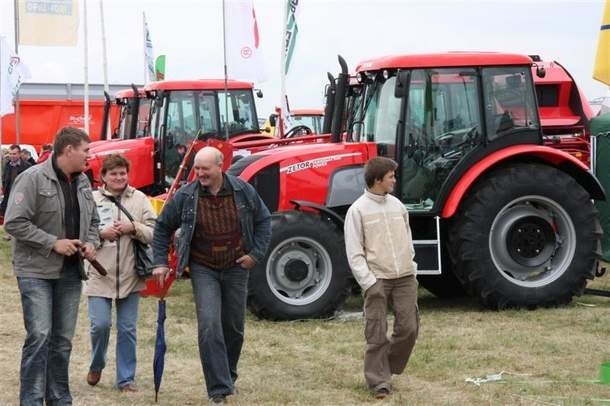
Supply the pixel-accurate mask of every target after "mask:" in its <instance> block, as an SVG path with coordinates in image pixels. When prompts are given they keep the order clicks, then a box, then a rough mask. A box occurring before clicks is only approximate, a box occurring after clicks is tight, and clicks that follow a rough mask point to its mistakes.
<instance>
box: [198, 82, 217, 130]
mask: <svg viewBox="0 0 610 406" xmlns="http://www.w3.org/2000/svg"><path fill="white" fill-rule="evenodd" d="M216 117H218V116H217V112H216V99H215V97H214V94H213V93H211V92H201V93H200V94H199V132H200V133H201V134H202V135H203V136H205V135H210V134H212V135H215V134H218V122H217V119H216Z"/></svg>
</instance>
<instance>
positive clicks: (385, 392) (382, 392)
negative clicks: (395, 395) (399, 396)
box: [373, 386, 392, 400]
mask: <svg viewBox="0 0 610 406" xmlns="http://www.w3.org/2000/svg"><path fill="white" fill-rule="evenodd" d="M391 394H392V390H391V389H390V388H388V387H386V386H381V387H379V388H377V389H375V391H374V393H373V396H375V399H379V400H381V399H385V398H387V397H388V396H390V395H391Z"/></svg>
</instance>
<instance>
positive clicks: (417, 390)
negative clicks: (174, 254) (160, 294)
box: [0, 232, 610, 405]
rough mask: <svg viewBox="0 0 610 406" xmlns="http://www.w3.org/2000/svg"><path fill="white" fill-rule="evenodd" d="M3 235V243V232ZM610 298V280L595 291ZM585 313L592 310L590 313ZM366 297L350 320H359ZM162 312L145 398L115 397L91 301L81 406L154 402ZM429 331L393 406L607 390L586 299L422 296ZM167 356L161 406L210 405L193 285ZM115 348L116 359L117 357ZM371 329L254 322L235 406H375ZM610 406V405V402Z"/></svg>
mask: <svg viewBox="0 0 610 406" xmlns="http://www.w3.org/2000/svg"><path fill="white" fill-rule="evenodd" d="M0 235H3V234H2V232H0ZM0 269H1V270H2V272H0V289H1V290H2V292H3V293H2V295H1V296H0V305H1V306H2V310H3V311H2V315H1V316H0V317H1V319H0V324H1V325H2V328H1V329H0V339H1V340H2V343H3V345H2V346H1V347H0V370H2V371H3V372H4V373H2V374H0V388H2V389H3V390H2V391H0V405H17V404H18V379H19V378H18V377H19V360H20V356H21V354H20V353H21V345H22V344H23V336H24V331H23V321H22V315H21V305H20V302H19V295H18V292H17V287H16V283H15V279H14V277H13V276H12V272H11V269H10V253H9V250H8V244H7V243H6V242H4V241H0ZM594 285H595V287H597V288H610V278H608V277H604V278H601V279H598V280H596V281H595V284H594ZM583 304H587V305H593V307H588V306H584V305H583ZM361 306H362V300H361V299H360V298H359V297H353V298H351V299H350V300H349V301H348V303H347V305H346V310H348V311H358V310H360V308H361ZM156 309H157V304H156V300H154V299H143V300H142V301H141V307H140V321H139V334H138V338H139V346H138V360H139V363H138V375H137V380H138V385H139V387H140V392H138V393H135V394H129V395H125V394H121V393H119V392H118V391H117V390H116V389H114V387H113V384H114V375H115V368H114V353H113V352H112V351H109V354H108V356H109V360H108V367H107V368H106V370H105V371H104V375H103V377H102V381H101V382H100V384H99V385H98V386H96V387H94V388H92V387H90V386H88V385H87V383H86V382H85V375H86V373H87V369H88V362H89V336H88V331H89V325H88V318H87V305H86V300H85V298H83V301H82V303H81V308H80V315H79V320H78V325H77V333H76V337H75V340H74V351H73V355H72V364H71V388H72V393H73V396H74V399H75V404H76V405H93V404H103V405H121V404H133V405H149V404H152V403H153V385H152V353H153V345H154V335H155V323H156ZM420 309H421V314H422V325H421V331H420V337H419V340H418V342H417V345H416V347H415V351H414V354H413V357H412V360H411V362H410V364H409V367H408V375H402V376H399V377H396V379H395V387H396V392H395V394H394V396H392V398H391V399H390V400H389V401H388V402H387V403H392V404H413V405H430V404H435V405H455V404H463V405H471V404H493V405H496V404H501V405H519V404H523V405H532V404H561V405H568V404H569V405H571V404H601V403H604V402H603V400H605V399H610V388H609V387H608V386H603V385H600V384H597V383H594V382H592V381H594V380H596V379H597V375H598V372H599V365H600V363H601V362H602V361H603V360H610V346H609V345H608V337H609V336H610V323H608V320H609V319H610V299H607V298H599V297H593V296H584V297H582V298H578V299H577V300H576V301H575V302H574V303H573V304H571V305H570V306H567V307H563V308H558V309H541V310H537V311H526V310H515V311H504V312H493V311H486V310H482V309H481V308H480V307H479V306H478V304H477V303H476V302H474V301H472V300H469V299H460V300H452V301H443V300H438V299H436V298H434V297H432V296H430V295H429V294H428V293H427V292H426V291H424V290H422V291H421V292H420ZM166 330H167V334H166V337H167V341H168V352H167V355H166V367H165V374H164V380H163V384H162V389H161V394H160V399H161V401H160V404H164V405H201V404H206V399H205V389H204V383H203V374H202V371H201V365H200V363H199V355H198V350H197V339H196V322H195V317H194V304H193V302H192V296H191V287H190V283H189V281H182V282H180V283H176V285H175V286H174V288H173V289H172V294H171V297H169V298H168V319H167V321H166ZM114 342H115V341H114V337H112V338H111V343H110V348H111V349H113V348H114ZM363 349H364V343H363V321H362V320H354V321H345V322H341V321H336V320H331V321H300V322H287V323H272V322H267V321H260V320H256V319H255V318H254V317H252V316H251V315H249V316H248V319H247V326H246V343H245V347H244V352H243V356H242V360H241V363H240V372H241V376H240V379H239V381H238V387H239V390H240V394H239V395H238V396H237V397H234V398H232V399H229V401H230V403H232V404H242V405H251V404H286V403H291V404H333V405H334V404H345V405H348V404H358V403H377V402H373V401H372V400H371V398H370V396H369V394H368V393H367V391H366V390H365V389H364V379H363V376H362V353H363ZM500 371H506V372H509V373H510V374H505V375H504V378H505V379H504V380H503V381H500V382H493V383H484V384H482V385H481V386H480V387H477V386H475V385H473V384H470V383H466V382H465V381H464V380H465V379H466V378H468V377H473V376H480V377H481V376H485V375H487V374H492V373H498V372H500ZM609 402H610V400H609Z"/></svg>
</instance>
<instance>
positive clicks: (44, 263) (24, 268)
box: [4, 159, 100, 279]
mask: <svg viewBox="0 0 610 406" xmlns="http://www.w3.org/2000/svg"><path fill="white" fill-rule="evenodd" d="M76 182H77V185H76V189H77V196H78V205H79V207H80V235H79V239H80V240H81V242H83V243H86V242H90V243H92V244H93V245H94V246H95V247H98V246H99V243H100V241H99V234H98V225H99V222H100V220H99V217H98V214H97V210H96V207H95V201H94V200H93V194H92V192H91V184H90V183H89V179H87V176H86V175H84V174H80V175H79V176H78V178H77V179H76ZM64 207H65V202H64V195H63V193H62V191H61V186H60V184H59V179H57V175H56V173H55V171H54V170H53V162H52V159H47V160H46V161H45V162H43V163H42V164H40V165H35V166H33V167H31V168H29V169H27V170H26V171H25V172H23V173H22V174H20V175H19V176H18V177H17V179H15V183H14V184H13V186H12V188H11V194H10V199H9V202H8V207H7V209H6V215H5V217H4V229H5V230H6V232H7V233H9V234H10V235H12V236H13V238H14V241H13V271H14V273H15V276H22V277H32V278H41V279H58V278H59V277H60V273H61V270H62V267H63V262H64V257H63V255H60V254H58V253H56V252H55V251H53V244H55V241H57V240H58V239H62V238H65V224H64ZM81 265H82V263H81ZM81 269H82V266H81ZM81 276H82V277H83V278H84V272H82V273H81Z"/></svg>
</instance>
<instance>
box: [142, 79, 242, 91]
mask: <svg viewBox="0 0 610 406" xmlns="http://www.w3.org/2000/svg"><path fill="white" fill-rule="evenodd" d="M224 88H225V81H224V79H198V80H162V81H159V82H151V83H149V84H147V85H146V86H145V87H144V90H223V89H224ZM227 89H252V83H251V82H241V81H238V80H227Z"/></svg>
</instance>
